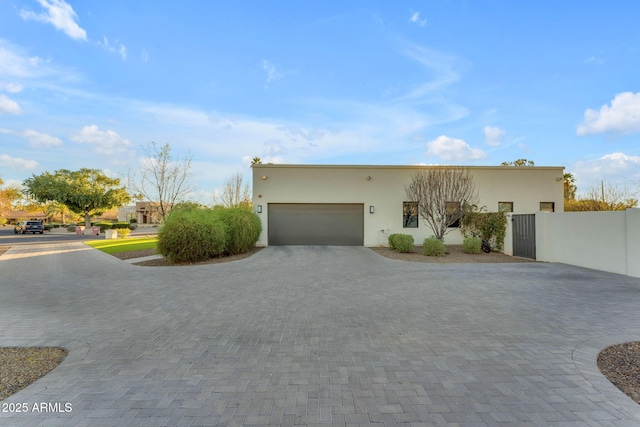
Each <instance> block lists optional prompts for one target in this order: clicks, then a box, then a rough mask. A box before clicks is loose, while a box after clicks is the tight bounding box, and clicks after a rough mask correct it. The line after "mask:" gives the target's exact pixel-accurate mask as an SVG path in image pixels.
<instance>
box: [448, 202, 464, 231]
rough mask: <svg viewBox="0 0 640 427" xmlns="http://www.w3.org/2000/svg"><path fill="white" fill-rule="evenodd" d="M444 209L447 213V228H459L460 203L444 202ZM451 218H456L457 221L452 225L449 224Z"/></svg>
mask: <svg viewBox="0 0 640 427" xmlns="http://www.w3.org/2000/svg"><path fill="white" fill-rule="evenodd" d="M444 208H445V210H446V211H447V224H449V225H448V227H449V228H460V213H461V207H460V202H445V205H444ZM453 216H455V217H457V219H456V220H455V221H454V222H453V223H452V224H450V223H451V221H450V219H453V218H451V217H453Z"/></svg>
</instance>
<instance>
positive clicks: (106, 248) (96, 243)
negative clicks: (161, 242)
mask: <svg viewBox="0 0 640 427" xmlns="http://www.w3.org/2000/svg"><path fill="white" fill-rule="evenodd" d="M84 244H85V245H88V246H91V247H92V248H96V249H99V250H101V251H102V252H105V253H108V254H117V253H120V252H131V251H139V250H142V249H156V246H157V244H158V239H157V238H156V237H151V238H148V237H145V238H138V239H114V240H90V241H88V242H84Z"/></svg>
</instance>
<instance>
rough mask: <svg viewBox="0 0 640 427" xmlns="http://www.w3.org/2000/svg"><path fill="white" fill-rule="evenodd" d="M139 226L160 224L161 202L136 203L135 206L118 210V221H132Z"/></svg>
mask: <svg viewBox="0 0 640 427" xmlns="http://www.w3.org/2000/svg"><path fill="white" fill-rule="evenodd" d="M132 219H135V220H136V222H137V223H138V224H160V223H161V222H162V215H161V214H160V202H136V205H135V206H122V207H121V208H120V209H119V210H118V221H131V220H132Z"/></svg>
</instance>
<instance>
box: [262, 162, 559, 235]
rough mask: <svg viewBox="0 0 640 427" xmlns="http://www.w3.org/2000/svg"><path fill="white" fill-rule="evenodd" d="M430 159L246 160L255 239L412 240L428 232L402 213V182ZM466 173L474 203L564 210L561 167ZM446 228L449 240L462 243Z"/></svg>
mask: <svg viewBox="0 0 640 427" xmlns="http://www.w3.org/2000/svg"><path fill="white" fill-rule="evenodd" d="M430 167H438V166H365V165H355V166H354V165H291V164H254V165H252V168H253V209H254V212H256V213H257V214H258V216H259V217H260V219H261V221H262V233H261V235H260V239H259V240H258V242H257V246H267V245H352V246H353V245H355V246H362V245H364V246H386V245H387V242H388V240H387V239H388V236H389V234H391V233H405V234H411V235H412V236H413V237H414V239H415V241H416V242H421V241H422V240H424V239H425V238H427V237H430V236H432V235H433V231H432V230H431V228H429V226H428V225H427V224H426V223H425V221H423V220H422V218H420V217H419V216H417V217H416V218H415V219H414V218H412V219H411V221H406V215H405V213H406V212H407V210H408V209H409V210H410V209H411V208H412V205H411V203H412V202H414V201H412V200H407V199H406V197H405V187H406V186H407V185H408V184H409V182H410V181H411V178H412V176H413V175H414V174H415V173H416V172H418V171H420V170H421V169H425V168H430ZM460 167H464V168H465V169H467V170H468V171H469V173H470V175H471V176H472V178H473V180H474V182H475V187H476V189H477V192H478V196H479V203H478V205H479V206H485V207H486V208H487V211H493V212H496V211H498V210H503V211H506V212H513V213H533V212H537V211H559V212H562V211H563V210H564V187H563V174H564V167H556V166H553V167H540V166H535V167H507V166H460ZM462 239H463V237H462V234H461V233H460V231H459V230H458V229H453V230H451V232H449V233H448V234H447V235H446V236H445V242H446V243H449V244H459V243H462Z"/></svg>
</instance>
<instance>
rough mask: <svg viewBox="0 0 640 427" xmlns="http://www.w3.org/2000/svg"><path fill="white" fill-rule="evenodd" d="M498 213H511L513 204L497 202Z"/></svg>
mask: <svg viewBox="0 0 640 427" xmlns="http://www.w3.org/2000/svg"><path fill="white" fill-rule="evenodd" d="M498 212H513V202H498Z"/></svg>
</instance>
